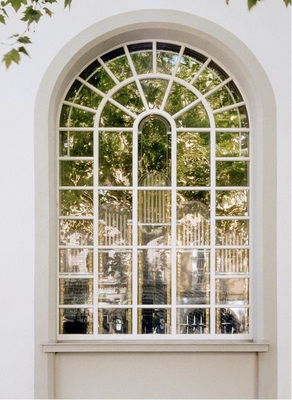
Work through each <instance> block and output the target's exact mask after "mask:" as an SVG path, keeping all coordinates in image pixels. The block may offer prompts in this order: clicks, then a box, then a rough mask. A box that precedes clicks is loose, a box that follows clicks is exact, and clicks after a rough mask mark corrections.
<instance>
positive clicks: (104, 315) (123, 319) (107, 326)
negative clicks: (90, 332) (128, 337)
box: [98, 308, 132, 335]
mask: <svg viewBox="0 0 292 400" xmlns="http://www.w3.org/2000/svg"><path fill="white" fill-rule="evenodd" d="M98 333H99V334H101V335H106V334H110V335H114V334H131V333H132V310H131V309H126V308H123V309H121V308H111V309H102V308H100V309H99V310H98Z"/></svg>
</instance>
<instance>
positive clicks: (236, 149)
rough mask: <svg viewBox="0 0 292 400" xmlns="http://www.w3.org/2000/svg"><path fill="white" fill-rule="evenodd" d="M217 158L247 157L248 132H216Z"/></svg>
mask: <svg viewBox="0 0 292 400" xmlns="http://www.w3.org/2000/svg"><path fill="white" fill-rule="evenodd" d="M216 156H217V157H248V156H249V133H248V132H217V133H216Z"/></svg>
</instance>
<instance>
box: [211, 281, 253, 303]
mask: <svg viewBox="0 0 292 400" xmlns="http://www.w3.org/2000/svg"><path fill="white" fill-rule="evenodd" d="M248 284H249V280H248V279H245V278H226V279H216V304H229V305H232V304H241V305H243V304H248V303H249V288H248Z"/></svg>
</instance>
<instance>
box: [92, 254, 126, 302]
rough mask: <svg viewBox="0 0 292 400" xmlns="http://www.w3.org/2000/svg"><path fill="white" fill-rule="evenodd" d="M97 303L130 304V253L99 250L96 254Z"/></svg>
mask: <svg viewBox="0 0 292 400" xmlns="http://www.w3.org/2000/svg"><path fill="white" fill-rule="evenodd" d="M98 282H99V283H98V303H99V304H100V305H101V304H106V305H109V304H131V302H132V252H131V251H130V250H124V251H122V250H117V249H111V250H102V251H101V250H100V251H99V254H98Z"/></svg>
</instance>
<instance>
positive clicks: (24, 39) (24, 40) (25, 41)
mask: <svg viewBox="0 0 292 400" xmlns="http://www.w3.org/2000/svg"><path fill="white" fill-rule="evenodd" d="M17 41H18V42H19V43H23V44H28V43H31V40H30V38H29V37H28V36H20V38H18V40H17Z"/></svg>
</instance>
